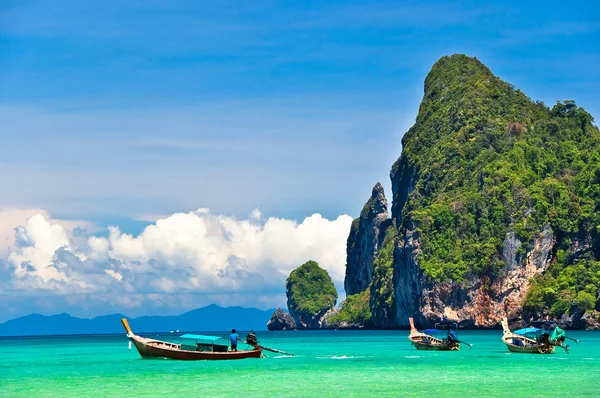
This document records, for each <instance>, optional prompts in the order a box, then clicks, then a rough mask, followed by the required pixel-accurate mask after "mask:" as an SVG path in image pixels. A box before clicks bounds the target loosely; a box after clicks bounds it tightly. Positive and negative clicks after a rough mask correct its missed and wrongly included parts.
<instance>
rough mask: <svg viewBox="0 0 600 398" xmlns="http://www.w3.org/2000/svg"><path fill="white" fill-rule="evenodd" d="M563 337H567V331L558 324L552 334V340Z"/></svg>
mask: <svg viewBox="0 0 600 398" xmlns="http://www.w3.org/2000/svg"><path fill="white" fill-rule="evenodd" d="M561 337H565V331H564V330H562V329H561V328H559V327H558V326H557V327H555V328H554V330H553V331H552V334H551V335H550V341H556V340H558V339H560V338H561Z"/></svg>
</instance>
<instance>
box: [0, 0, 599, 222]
mask: <svg viewBox="0 0 600 398" xmlns="http://www.w3.org/2000/svg"><path fill="white" fill-rule="evenodd" d="M521 3H522V2H497V3H492V2H481V1H473V2H460V5H459V4H458V3H455V2H396V1H394V2H375V3H369V4H366V3H363V2H345V3H344V4H338V3H337V2H327V1H307V2H285V3H281V2H271V1H266V2H245V1H219V2H212V1H208V2H203V1H179V2H171V1H86V2H81V1H65V0H54V1H9V2H8V3H6V2H4V6H3V8H4V11H3V13H2V17H1V18H2V20H1V26H2V32H3V34H2V37H1V39H0V40H1V41H0V46H1V51H2V54H3V56H2V57H1V58H0V107H1V110H0V112H1V113H0V116H1V117H2V119H3V120H4V122H3V123H2V127H1V128H2V137H3V143H4V145H2V148H0V159H1V160H0V164H2V167H3V169H4V170H9V171H10V172H4V173H2V177H0V183H1V185H2V186H3V187H4V189H3V191H4V195H3V199H2V201H3V202H5V203H0V205H3V206H35V207H43V208H45V209H48V210H49V211H51V212H52V214H53V215H56V216H59V217H63V218H93V219H95V220H98V219H100V220H101V219H106V220H110V219H127V218H135V217H139V216H140V215H142V214H169V213H172V212H174V211H182V210H189V209H195V208H196V207H210V208H211V209H212V210H214V211H216V212H219V213H225V214H237V215H242V214H247V213H248V212H249V211H250V210H251V209H252V208H254V207H256V206H260V207H261V210H262V211H263V213H266V214H272V215H277V216H282V217H293V218H301V217H304V216H306V215H310V214H312V213H313V212H319V213H321V214H324V215H326V216H329V217H334V216H337V215H338V214H344V213H347V214H358V212H359V209H360V207H361V205H362V203H363V202H364V201H365V199H366V198H367V196H368V194H369V190H370V188H371V187H372V186H373V185H374V183H375V182H377V181H378V180H381V181H382V183H384V184H385V187H386V188H387V187H389V182H388V179H389V178H388V172H389V169H390V166H391V164H392V162H393V161H394V160H395V159H396V158H397V157H398V156H399V154H400V151H401V145H400V138H401V136H402V134H403V132H404V131H405V130H406V129H407V128H408V127H410V125H411V124H412V122H413V121H414V117H415V113H416V110H417V107H418V104H419V102H420V99H421V95H422V84H423V80H424V77H425V75H426V73H427V72H428V70H429V69H430V67H431V65H432V64H433V63H434V62H435V61H436V60H437V59H438V58H439V57H440V56H443V55H446V54H451V53H455V52H461V53H466V54H468V55H472V56H477V57H478V58H479V59H481V60H482V61H483V62H484V63H486V64H487V65H489V66H490V67H491V69H492V70H493V72H494V73H496V74H497V75H499V76H500V77H502V78H503V79H505V80H507V81H509V82H511V83H512V84H514V85H515V86H517V87H519V88H521V89H522V90H523V91H524V92H525V93H527V94H528V95H529V96H531V97H532V98H534V99H541V100H543V101H545V102H546V103H548V104H551V103H553V102H554V101H555V100H557V99H566V98H573V99H576V100H577V101H578V103H580V104H581V105H582V106H584V107H585V108H586V109H588V110H589V111H590V112H591V113H592V114H593V115H598V114H600V112H599V111H600V108H599V106H600V105H598V101H597V100H596V99H597V93H598V92H600V79H599V73H600V72H599V71H600V67H599V66H600V51H599V46H600V44H599V43H600V22H599V20H600V19H599V18H598V16H599V15H600V14H599V12H598V11H599V8H598V7H599V6H597V5H596V4H595V2H577V3H576V4H575V5H567V4H566V3H564V2H527V3H528V4H527V5H526V6H523V5H522V4H521Z"/></svg>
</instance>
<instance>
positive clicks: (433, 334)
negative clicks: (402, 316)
mask: <svg viewBox="0 0 600 398" xmlns="http://www.w3.org/2000/svg"><path fill="white" fill-rule="evenodd" d="M408 322H409V323H410V334H409V335H408V339H409V340H410V342H411V343H412V345H413V346H415V348H416V349H417V350H438V351H456V350H460V345H461V344H466V345H468V346H469V348H471V344H468V343H465V342H464V341H460V340H458V338H457V337H456V334H455V333H454V332H453V331H452V327H453V326H454V328H455V329H456V327H457V326H458V325H457V324H456V323H455V322H449V321H443V322H439V323H436V324H435V327H436V329H425V330H424V331H422V332H419V331H418V330H417V328H415V323H414V320H413V318H408ZM438 328H440V329H443V330H439V329H438Z"/></svg>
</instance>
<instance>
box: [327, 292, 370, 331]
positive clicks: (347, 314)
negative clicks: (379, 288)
mask: <svg viewBox="0 0 600 398" xmlns="http://www.w3.org/2000/svg"><path fill="white" fill-rule="evenodd" d="M370 296H371V295H370V290H369V289H367V290H365V291H363V292H361V293H358V294H353V295H352V296H348V297H346V300H344V302H343V303H342V304H341V305H340V310H339V311H338V312H337V314H335V315H333V316H331V317H330V318H329V319H327V322H328V323H333V324H336V323H344V322H345V323H348V324H358V325H367V324H369V322H370V321H371V308H370V307H369V299H370Z"/></svg>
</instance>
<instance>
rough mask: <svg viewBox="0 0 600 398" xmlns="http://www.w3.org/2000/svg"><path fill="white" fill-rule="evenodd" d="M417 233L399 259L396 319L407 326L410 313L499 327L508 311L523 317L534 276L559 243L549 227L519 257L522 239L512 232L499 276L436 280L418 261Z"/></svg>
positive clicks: (428, 321) (428, 320) (424, 320)
mask: <svg viewBox="0 0 600 398" xmlns="http://www.w3.org/2000/svg"><path fill="white" fill-rule="evenodd" d="M417 242H418V236H416V237H415V236H414V232H413V234H412V235H410V232H409V236H408V238H407V239H406V240H405V242H404V248H401V249H399V250H398V252H399V253H401V254H402V253H407V254H408V255H407V256H405V257H404V258H399V259H398V263H397V265H398V267H397V273H398V276H397V278H398V279H397V283H396V284H395V286H396V292H397V293H396V297H397V306H398V308H399V309H400V310H399V311H398V313H397V317H396V325H398V326H400V327H408V317H410V316H413V315H416V317H415V319H417V320H418V323H419V324H421V325H424V326H432V325H433V324H434V323H435V322H437V321H438V320H439V318H440V316H445V317H447V318H449V319H454V320H456V321H458V322H460V323H461V324H462V325H463V326H465V327H470V328H475V327H483V328H488V327H490V328H492V327H496V326H497V325H498V324H499V322H500V321H501V319H502V317H504V316H506V317H508V319H509V322H511V323H513V322H515V321H517V320H519V319H521V318H522V303H523V299H524V298H525V294H526V293H527V289H528V288H529V283H530V280H531V279H532V278H533V277H535V276H536V275H539V274H541V273H542V272H544V271H545V270H547V268H548V265H549V263H550V260H551V250H552V248H553V245H554V244H555V243H556V240H555V238H554V237H553V234H552V231H551V230H550V229H549V228H545V229H544V230H543V231H542V232H541V233H540V234H539V235H538V237H536V238H535V242H534V245H533V248H532V250H531V251H529V252H528V253H527V255H526V259H525V261H520V259H519V258H518V255H517V253H516V250H517V249H518V248H519V246H520V245H521V242H520V241H519V240H518V239H517V238H515V235H514V232H512V231H511V232H509V233H508V234H507V235H506V238H505V240H504V254H505V255H506V257H505V264H506V266H505V267H504V268H503V269H502V271H501V274H500V276H499V277H496V278H491V277H490V276H488V275H477V276H472V277H469V278H467V279H465V280H464V281H462V282H455V281H445V282H437V283H436V282H435V281H432V280H431V279H430V278H428V277H426V276H425V275H424V274H423V272H422V271H421V270H420V269H419V266H418V262H417V261H416V258H417V256H416V254H418V243H417Z"/></svg>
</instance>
